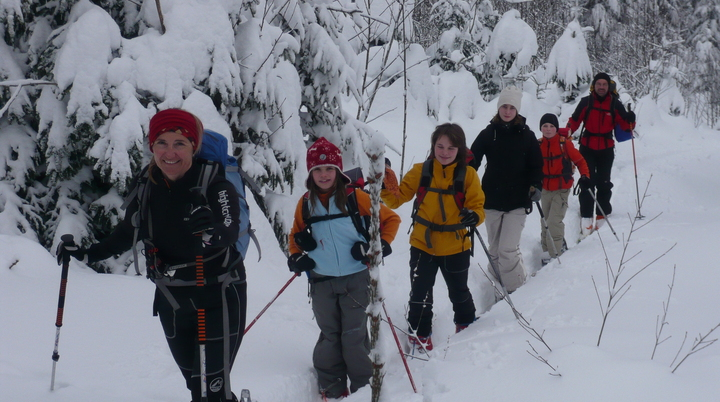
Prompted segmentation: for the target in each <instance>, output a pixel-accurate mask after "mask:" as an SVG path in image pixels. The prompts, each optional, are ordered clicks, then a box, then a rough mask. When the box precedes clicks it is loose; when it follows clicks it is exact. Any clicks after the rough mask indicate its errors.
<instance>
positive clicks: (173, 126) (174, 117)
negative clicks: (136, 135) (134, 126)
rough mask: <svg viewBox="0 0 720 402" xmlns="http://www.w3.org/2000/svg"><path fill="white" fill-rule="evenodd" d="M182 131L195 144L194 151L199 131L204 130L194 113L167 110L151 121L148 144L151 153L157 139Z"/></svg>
mask: <svg viewBox="0 0 720 402" xmlns="http://www.w3.org/2000/svg"><path fill="white" fill-rule="evenodd" d="M176 130H180V132H181V133H182V135H183V136H185V137H186V138H187V139H189V140H190V141H191V142H192V143H193V150H195V149H196V147H197V146H198V142H199V141H198V138H199V137H200V135H199V131H198V130H202V123H200V120H198V119H197V118H196V117H195V115H193V114H192V113H189V112H186V111H184V110H182V109H165V110H163V111H160V112H158V113H156V114H155V116H153V118H152V119H150V131H149V132H148V143H149V144H150V152H152V148H153V144H154V143H155V141H156V140H157V137H158V136H159V135H160V134H162V133H164V132H167V131H176Z"/></svg>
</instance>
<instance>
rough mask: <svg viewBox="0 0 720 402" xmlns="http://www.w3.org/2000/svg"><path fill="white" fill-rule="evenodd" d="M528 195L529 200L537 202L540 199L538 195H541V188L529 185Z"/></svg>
mask: <svg viewBox="0 0 720 402" xmlns="http://www.w3.org/2000/svg"><path fill="white" fill-rule="evenodd" d="M528 196H529V197H530V201H532V202H538V201H540V196H542V190H540V189H539V188H535V187H534V186H531V187H530V191H529V192H528Z"/></svg>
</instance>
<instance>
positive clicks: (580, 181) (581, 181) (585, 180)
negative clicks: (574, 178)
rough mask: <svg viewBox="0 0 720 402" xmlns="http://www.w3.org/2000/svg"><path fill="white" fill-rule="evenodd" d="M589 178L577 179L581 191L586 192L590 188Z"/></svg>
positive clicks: (581, 177)
mask: <svg viewBox="0 0 720 402" xmlns="http://www.w3.org/2000/svg"><path fill="white" fill-rule="evenodd" d="M590 184H591V181H590V178H589V177H587V176H580V179H578V186H580V189H581V190H587V189H589V188H590Z"/></svg>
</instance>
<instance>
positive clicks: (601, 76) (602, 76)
mask: <svg viewBox="0 0 720 402" xmlns="http://www.w3.org/2000/svg"><path fill="white" fill-rule="evenodd" d="M597 80H605V81H607V83H608V84H610V76H609V75H607V73H597V74H595V78H593V81H592V84H593V86H595V83H596V82H597Z"/></svg>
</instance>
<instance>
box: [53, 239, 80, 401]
mask: <svg viewBox="0 0 720 402" xmlns="http://www.w3.org/2000/svg"><path fill="white" fill-rule="evenodd" d="M60 241H61V242H62V245H63V246H74V245H75V240H74V238H73V235H71V234H66V235H62V237H60ZM69 267H70V254H67V253H64V254H63V256H62V273H61V274H60V294H59V295H58V308H57V318H56V319H55V349H54V350H53V354H52V360H53V366H52V377H51V378H50V391H53V390H55V366H56V365H57V362H58V360H60V354H59V353H58V344H59V343H60V327H62V324H63V322H62V321H63V311H64V309H65V291H66V290H67V277H68V269H69Z"/></svg>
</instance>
